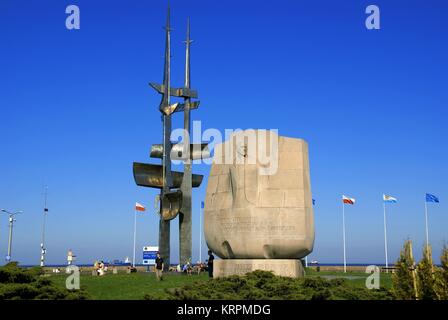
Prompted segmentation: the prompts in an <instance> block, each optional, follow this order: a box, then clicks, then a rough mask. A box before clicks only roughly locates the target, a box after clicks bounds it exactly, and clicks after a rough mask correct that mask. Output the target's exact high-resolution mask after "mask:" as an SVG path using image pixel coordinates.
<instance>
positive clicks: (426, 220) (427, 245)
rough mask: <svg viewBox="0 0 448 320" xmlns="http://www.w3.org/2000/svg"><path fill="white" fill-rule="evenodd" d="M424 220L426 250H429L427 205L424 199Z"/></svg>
mask: <svg viewBox="0 0 448 320" xmlns="http://www.w3.org/2000/svg"><path fill="white" fill-rule="evenodd" d="M425 222H426V252H429V251H428V250H429V235H428V205H427V201H426V200H425Z"/></svg>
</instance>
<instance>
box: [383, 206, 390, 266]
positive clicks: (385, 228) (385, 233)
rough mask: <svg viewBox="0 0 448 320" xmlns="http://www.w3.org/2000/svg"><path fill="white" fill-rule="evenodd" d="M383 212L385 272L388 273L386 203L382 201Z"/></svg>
mask: <svg viewBox="0 0 448 320" xmlns="http://www.w3.org/2000/svg"><path fill="white" fill-rule="evenodd" d="M383 211H384V253H385V255H386V272H389V270H388V269H387V268H388V267H389V263H388V261H387V227H386V202H385V201H384V200H383Z"/></svg>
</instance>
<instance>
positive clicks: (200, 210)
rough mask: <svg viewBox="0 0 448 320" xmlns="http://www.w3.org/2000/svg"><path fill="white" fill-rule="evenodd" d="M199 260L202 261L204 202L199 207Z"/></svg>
mask: <svg viewBox="0 0 448 320" xmlns="http://www.w3.org/2000/svg"><path fill="white" fill-rule="evenodd" d="M199 262H200V263H202V202H201V206H200V207H199Z"/></svg>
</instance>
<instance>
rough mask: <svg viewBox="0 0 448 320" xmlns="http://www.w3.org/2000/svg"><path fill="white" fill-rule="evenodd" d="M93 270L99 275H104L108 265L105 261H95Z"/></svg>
mask: <svg viewBox="0 0 448 320" xmlns="http://www.w3.org/2000/svg"><path fill="white" fill-rule="evenodd" d="M93 270H94V272H96V275H97V276H104V275H105V274H106V272H107V266H106V265H105V264H104V262H103V261H95V263H94V264H93Z"/></svg>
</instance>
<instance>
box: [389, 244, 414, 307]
mask: <svg viewBox="0 0 448 320" xmlns="http://www.w3.org/2000/svg"><path fill="white" fill-rule="evenodd" d="M415 280H416V279H415V262H414V258H413V256H412V241H411V240H406V242H405V243H404V246H403V249H402V250H401V252H400V258H398V260H397V262H396V263H395V273H394V274H392V285H393V287H392V293H393V295H394V296H395V298H396V299H399V300H414V299H415V298H416V281H415Z"/></svg>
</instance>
